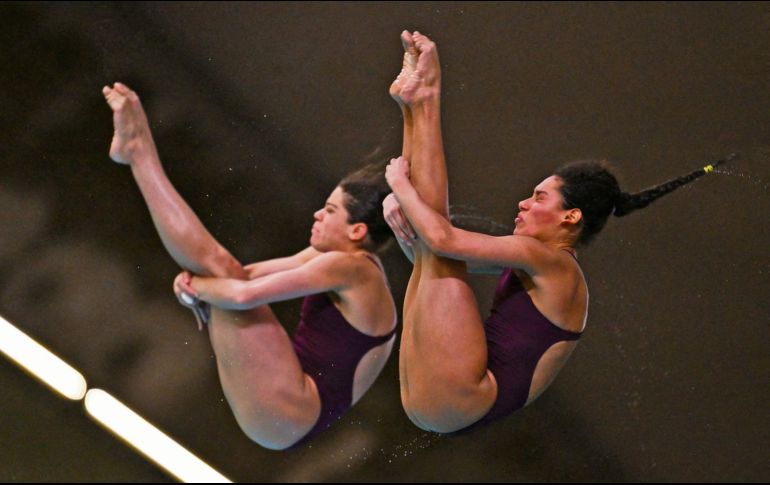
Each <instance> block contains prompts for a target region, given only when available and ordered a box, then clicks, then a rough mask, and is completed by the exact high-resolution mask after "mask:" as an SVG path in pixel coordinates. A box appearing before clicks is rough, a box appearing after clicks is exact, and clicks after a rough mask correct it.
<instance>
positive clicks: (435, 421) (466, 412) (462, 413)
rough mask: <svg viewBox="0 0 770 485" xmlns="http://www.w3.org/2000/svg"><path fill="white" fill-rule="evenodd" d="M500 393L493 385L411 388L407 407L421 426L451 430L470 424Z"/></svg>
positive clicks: (441, 431)
mask: <svg viewBox="0 0 770 485" xmlns="http://www.w3.org/2000/svg"><path fill="white" fill-rule="evenodd" d="M496 397H497V390H496V387H492V386H489V385H481V386H479V385H477V386H464V387H451V388H449V389H447V388H444V389H441V388H440V387H439V386H437V387H434V388H432V389H422V390H419V389H414V388H410V392H409V397H408V399H407V400H404V399H402V403H403V405H404V411H405V412H406V415H407V416H408V417H409V419H410V420H411V421H412V422H413V423H414V424H415V425H416V426H417V427H418V428H420V429H423V430H425V431H433V432H436V433H451V432H454V431H459V430H461V429H463V428H466V427H468V426H470V425H471V424H473V423H475V422H476V421H478V420H479V419H481V418H482V417H483V416H484V415H485V414H486V413H487V412H488V411H489V409H491V407H492V405H493V404H494V402H495V399H496Z"/></svg>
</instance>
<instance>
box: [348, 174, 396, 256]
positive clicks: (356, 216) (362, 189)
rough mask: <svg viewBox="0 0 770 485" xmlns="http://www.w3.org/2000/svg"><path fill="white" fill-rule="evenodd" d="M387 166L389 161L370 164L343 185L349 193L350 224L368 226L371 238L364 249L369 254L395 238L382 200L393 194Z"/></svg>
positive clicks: (350, 176) (352, 175)
mask: <svg viewBox="0 0 770 485" xmlns="http://www.w3.org/2000/svg"><path fill="white" fill-rule="evenodd" d="M386 165H387V161H385V162H375V163H370V164H369V165H365V166H364V167H362V168H360V169H358V170H356V171H355V172H353V173H351V174H349V175H347V176H346V177H345V178H343V179H342V181H340V183H339V186H340V187H341V188H342V190H343V191H344V192H345V197H344V204H345V209H346V210H347V211H348V224H356V223H359V222H362V223H364V224H366V227H367V229H368V236H367V240H366V242H365V243H364V249H366V250H368V251H378V250H380V249H382V248H383V247H384V246H385V244H386V243H387V242H388V241H389V240H390V238H391V237H392V236H393V232H392V231H391V230H390V227H389V226H388V224H387V223H386V222H385V217H384V216H383V214H382V201H383V200H385V197H387V195H388V194H389V193H390V188H389V187H388V183H387V182H386V180H385V166H386Z"/></svg>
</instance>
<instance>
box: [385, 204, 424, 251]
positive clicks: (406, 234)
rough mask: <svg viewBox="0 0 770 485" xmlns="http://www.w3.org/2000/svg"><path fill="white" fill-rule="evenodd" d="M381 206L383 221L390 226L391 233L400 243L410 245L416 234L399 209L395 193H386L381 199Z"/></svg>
mask: <svg viewBox="0 0 770 485" xmlns="http://www.w3.org/2000/svg"><path fill="white" fill-rule="evenodd" d="M382 206H383V215H384V217H385V222H386V223H387V224H388V226H390V229H391V230H392V231H393V235H394V236H396V239H398V241H399V242H400V243H403V244H405V245H407V246H411V245H412V241H414V240H416V239H417V234H416V232H415V230H414V228H412V225H411V224H409V220H408V219H407V218H406V215H404V213H403V211H402V210H401V207H400V206H399V204H398V201H397V200H396V197H395V195H393V194H390V195H388V196H387V197H386V198H385V200H384V201H383V203H382Z"/></svg>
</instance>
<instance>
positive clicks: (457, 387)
mask: <svg viewBox="0 0 770 485" xmlns="http://www.w3.org/2000/svg"><path fill="white" fill-rule="evenodd" d="M401 40H402V43H403V45H404V49H405V54H404V63H403V69H402V71H401V73H400V74H399V75H398V77H397V78H396V80H395V81H394V82H393V84H392V85H391V88H390V94H391V96H392V97H393V98H394V99H395V100H396V101H397V103H398V104H399V106H400V107H401V110H402V114H403V118H404V145H403V151H402V156H401V157H398V158H396V159H393V160H391V164H390V166H389V167H388V168H387V171H386V177H387V180H388V183H389V185H390V187H391V189H392V191H393V193H392V194H391V195H389V196H388V197H387V198H386V199H385V201H384V203H383V209H384V213H385V220H386V221H387V222H388V224H389V225H390V227H391V229H392V230H393V232H394V234H395V235H396V237H397V240H398V242H399V244H400V246H401V248H402V250H403V251H404V253H405V254H406V255H407V257H408V258H409V259H410V260H411V261H412V263H413V265H414V266H413V270H412V276H411V279H410V281H409V286H408V287H407V293H406V296H405V300H404V317H403V325H404V327H403V332H402V338H401V347H400V361H399V370H400V377H401V400H402V404H403V407H404V410H405V411H406V413H407V415H408V416H409V418H410V419H411V420H412V422H414V423H415V424H416V425H417V426H419V427H420V428H422V429H425V430H430V431H435V432H441V433H449V432H455V431H459V430H463V429H467V428H468V427H470V426H475V425H478V424H484V423H488V422H490V421H493V420H495V419H498V418H501V417H503V416H507V415H509V414H511V413H513V412H514V411H516V410H518V409H521V408H523V407H524V406H526V405H527V404H529V403H531V402H532V401H533V400H535V399H536V398H537V397H538V396H539V395H540V394H541V393H542V392H543V391H545V389H546V388H547V387H548V386H549V385H550V384H551V383H552V382H553V380H554V378H555V377H556V375H557V374H558V372H559V371H560V369H561V368H562V367H563V366H564V364H565V363H566V362H567V360H568V359H569V357H570V355H571V354H572V352H573V351H574V349H575V347H576V345H577V342H578V340H579V339H580V337H581V334H582V332H583V331H584V329H585V324H586V320H587V316H588V288H587V285H586V281H585V278H584V275H583V272H582V270H581V268H580V265H579V264H578V257H577V247H579V246H582V245H585V244H587V243H588V242H589V241H590V240H591V239H592V238H593V237H594V236H596V234H598V233H599V232H600V231H601V229H602V228H603V227H604V225H605V223H606V222H607V219H608V218H609V217H610V216H611V215H614V216H617V217H620V216H625V215H628V214H630V213H631V212H633V211H635V210H638V209H641V208H643V207H646V206H647V205H649V204H650V203H651V202H653V201H654V200H656V199H658V198H660V197H662V196H663V195H665V194H667V193H669V192H671V191H672V190H675V189H676V188H678V187H681V186H682V185H684V184H686V183H689V182H691V181H692V180H695V179H696V178H698V177H700V176H702V175H704V174H706V173H708V172H710V171H712V170H713V169H714V166H715V165H717V164H714V166H711V165H710V166H707V167H705V168H704V169H700V170H696V171H694V172H692V173H690V174H687V175H685V176H682V177H679V178H677V179H674V180H671V181H669V182H666V183H664V184H661V185H659V186H657V187H654V188H652V189H649V190H645V191H643V192H640V193H637V194H628V193H625V192H622V191H621V190H620V187H619V185H618V182H617V180H616V178H615V176H614V175H613V174H612V173H611V171H610V170H609V168H608V164H607V163H606V162H604V161H595V160H588V161H577V162H573V163H569V164H567V165H565V166H562V167H560V168H558V169H557V170H556V171H555V172H554V173H553V175H551V176H549V177H548V178H546V179H545V180H543V181H542V182H540V183H539V184H538V185H537V186H536V187H535V189H534V191H533V193H532V195H531V196H530V197H528V198H526V199H524V200H522V201H520V202H519V204H518V209H519V212H518V214H517V216H516V219H515V223H516V228H515V230H514V231H513V234H512V235H508V236H503V237H494V236H489V235H486V234H480V233H476V232H470V231H465V230H462V229H459V228H457V227H454V226H453V225H452V223H451V222H450V220H449V213H448V184H447V168H446V163H445V160H444V151H443V143H442V139H441V120H440V92H441V73H440V65H439V62H438V53H437V50H436V45H435V44H434V43H433V42H432V41H431V40H430V39H429V38H428V37H426V36H424V35H422V34H420V33H419V32H415V33H413V34H412V33H409V32H406V31H405V32H403V33H402V34H401ZM732 157H733V156H730V157H728V158H727V159H725V160H722V161H720V162H718V163H722V162H724V161H727V160H729V159H731V158H732ZM469 272H472V273H491V274H498V275H501V276H500V280H499V283H498V286H497V289H496V292H495V297H494V302H493V306H492V309H491V315H490V316H489V318H487V320H486V321H482V319H481V316H480V314H479V310H478V304H477V302H476V298H475V295H474V293H473V291H472V290H471V287H470V286H469V285H468V283H467V275H468V273H469Z"/></svg>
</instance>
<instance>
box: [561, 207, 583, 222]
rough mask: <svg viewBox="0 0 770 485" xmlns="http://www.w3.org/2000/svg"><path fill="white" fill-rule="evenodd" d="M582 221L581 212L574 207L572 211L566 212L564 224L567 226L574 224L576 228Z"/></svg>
mask: <svg viewBox="0 0 770 485" xmlns="http://www.w3.org/2000/svg"><path fill="white" fill-rule="evenodd" d="M582 220H583V211H581V210H580V209H578V208H577V207H575V208H574V209H570V210H569V211H567V214H565V216H564V222H566V223H567V224H574V225H575V226H577V225H578V224H580V221H582Z"/></svg>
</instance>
